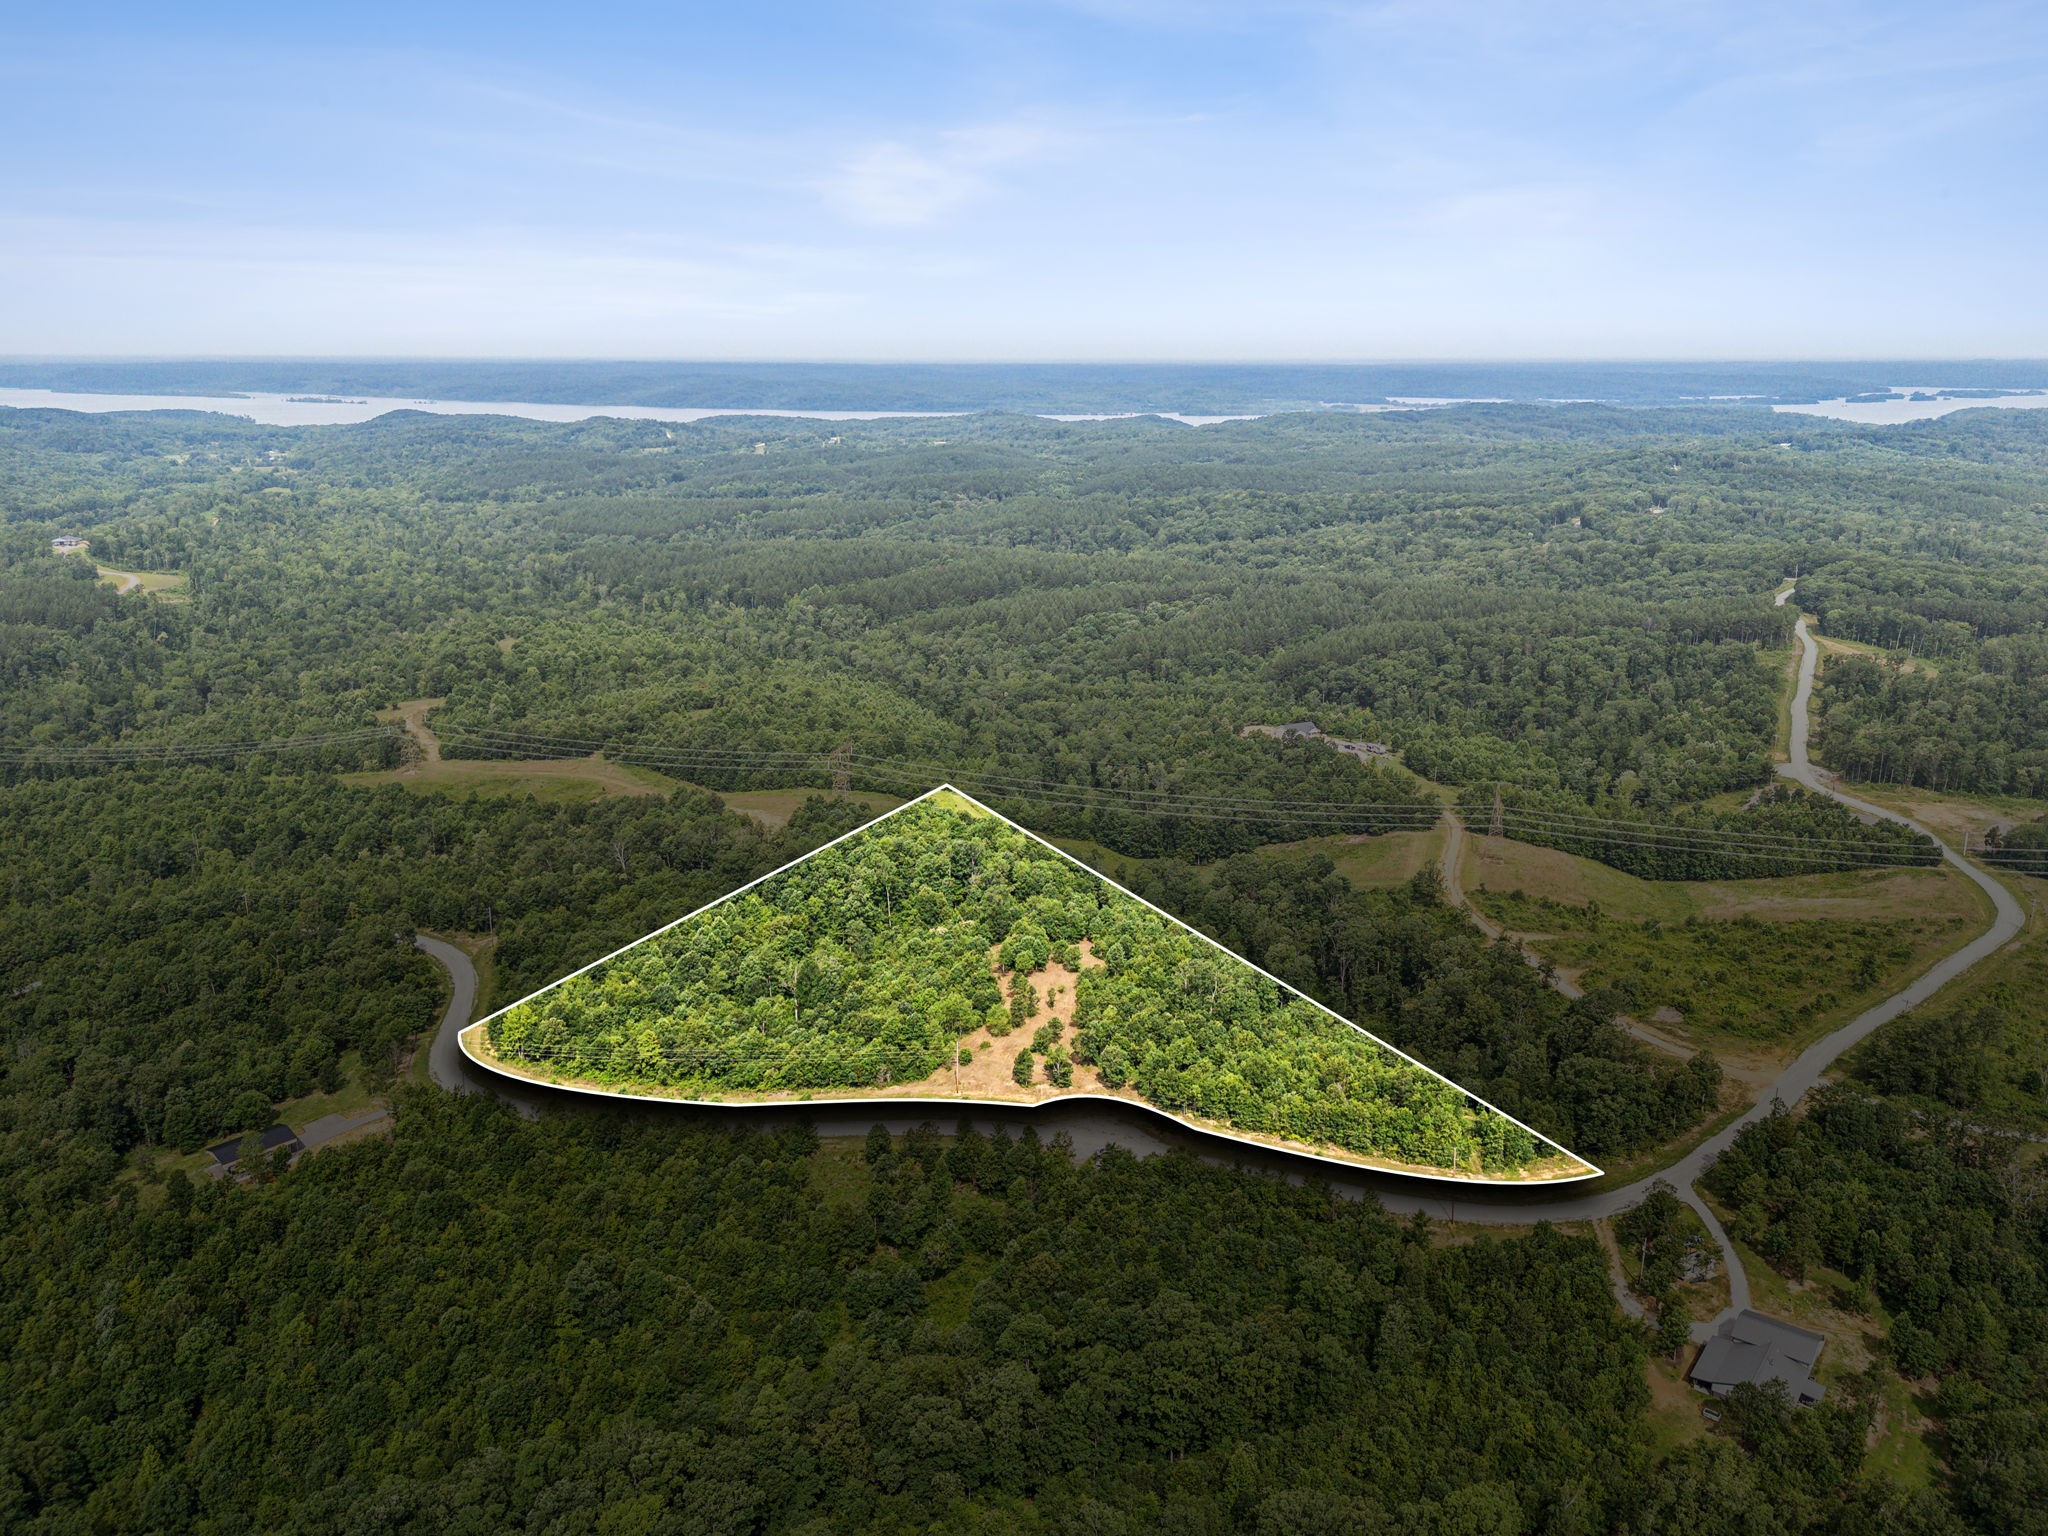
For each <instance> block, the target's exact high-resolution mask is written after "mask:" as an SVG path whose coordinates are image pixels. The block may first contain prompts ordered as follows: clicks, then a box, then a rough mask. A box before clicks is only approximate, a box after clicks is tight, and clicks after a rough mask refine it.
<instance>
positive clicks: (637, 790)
mask: <svg viewBox="0 0 2048 1536" xmlns="http://www.w3.org/2000/svg"><path fill="white" fill-rule="evenodd" d="M447 702H448V701H447V699H445V698H429V699H407V700H405V701H404V702H403V703H400V704H394V705H392V706H391V707H390V708H389V709H380V710H378V711H377V718H378V719H379V720H382V721H384V722H385V723H386V724H387V725H396V726H399V727H401V728H402V729H403V730H404V731H405V733H406V735H407V736H409V737H410V738H411V739H412V750H411V751H410V752H409V753H408V756H407V760H406V761H405V762H403V763H401V764H399V765H398V767H396V768H390V769H379V770H376V771H374V772H370V773H347V774H343V775H342V778H343V780H344V781H346V782H347V783H350V784H362V785H377V784H399V785H403V786H404V787H405V788H406V789H409V790H411V791H412V792H413V793H415V794H422V795H424V794H452V795H465V794H466V795H531V796H533V797H534V798H535V799H536V800H542V801H547V802H549V803H553V804H565V803H574V802H577V801H588V800H603V799H606V798H608V797H612V796H620V795H670V794H673V793H674V792H675V791H676V790H678V789H686V788H687V789H701V788H702V786H701V785H694V784H691V783H690V782H689V781H688V780H686V779H677V778H671V777H670V776H669V775H667V774H665V773H657V772H655V771H654V770H653V769H652V768H635V767H632V766H631V765H629V764H626V763H614V762H611V761H608V760H607V759H606V758H605V757H604V755H603V754H602V753H596V752H593V753H592V754H591V755H590V756H588V757H540V758H466V757H444V756H443V755H442V752H441V741H440V738H439V737H437V736H436V735H435V734H434V732H433V728H432V727H431V726H429V725H428V724H427V716H428V715H429V714H431V713H432V712H433V711H434V710H436V709H438V708H440V707H441V706H442V705H443V704H446V703H447ZM703 792H704V793H705V794H719V792H718V791H716V790H704V791H703ZM830 794H831V791H829V790H823V789H754V790H740V791H736V792H734V793H732V794H719V798H720V799H721V800H723V801H724V802H725V803H726V805H727V806H728V807H729V808H730V809H732V810H735V811H738V812H739V813H740V814H741V815H743V816H751V817H753V818H754V819H755V820H756V821H758V822H760V823H761V824H762V825H763V826H767V827H780V826H785V825H787V824H788V822H789V818H790V817H791V816H792V815H794V814H795V812H796V810H797V808H798V807H799V806H801V805H802V804H803V803H804V801H805V800H807V799H808V798H809V797H811V796H812V795H830ZM846 798H847V799H849V800H852V801H855V802H856V803H858V804H860V805H864V806H866V807H867V808H868V809H869V810H873V811H886V810H890V809H893V808H894V807H896V806H899V805H901V804H902V803H903V802H902V801H901V800H899V799H897V798H896V797H895V796H893V795H884V794H877V793H874V792H872V791H867V790H856V791H854V792H853V793H852V794H850V795H848V796H846Z"/></svg>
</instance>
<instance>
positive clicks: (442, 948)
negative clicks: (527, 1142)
mask: <svg viewBox="0 0 2048 1536" xmlns="http://www.w3.org/2000/svg"><path fill="white" fill-rule="evenodd" d="M412 941H413V943H415V944H417V945H418V946H419V947H420V948H421V949H423V950H425V951H426V952H427V953H428V954H429V955H431V956H432V957H433V958H434V959H436V960H438V961H439V962H440V963H441V969H442V970H444V971H446V972H447V973H448V980H449V983H450V992H449V997H448V1006H447V1007H446V1008H445V1009H443V1010H442V1013H441V1023H440V1027H439V1028H437V1029H436V1030H435V1031H434V1038H433V1040H432V1042H431V1043H430V1044H429V1045H428V1046H427V1075H428V1076H429V1077H430V1078H432V1079H433V1080H434V1082H435V1084H436V1085H437V1086H439V1087H442V1088H445V1089H447V1090H448V1091H449V1092H450V1093H490V1094H496V1095H497V1096H498V1097H499V1098H500V1099H502V1100H504V1101H505V1102H506V1103H507V1104H510V1105H511V1106H512V1107H513V1108H514V1109H516V1110H518V1111H519V1113H520V1114H522V1115H524V1116H525V1117H526V1118H527V1119H529V1120H531V1119H533V1118H534V1117H535V1116H536V1115H538V1114H539V1113H540V1108H541V1105H542V1104H543V1103H544V1102H546V1101H545V1100H544V1099H543V1097H542V1096H541V1095H539V1094H532V1093H524V1092H521V1091H520V1090H519V1088H518V1087H516V1086H515V1085H514V1084H513V1083H512V1082H511V1080H510V1079H508V1078H504V1077H500V1076H499V1075H498V1074H497V1073H495V1072H491V1073H486V1072H485V1071H484V1070H483V1069H482V1068H480V1067H478V1066H477V1065H476V1064H475V1063H474V1062H472V1061H471V1060H470V1059H469V1058H468V1057H467V1056H465V1055H463V1054H462V1043H461V1042H460V1041H459V1040H457V1039H456V1036H458V1035H460V1034H461V1033H462V1031H463V1030H464V1029H465V1028H466V1027H467V1026H468V1024H469V1022H470V1020H471V1019H472V1018H473V1017H474V1016H475V1014H476V967H475V966H474V965H471V964H470V962H469V956H467V955H465V954H464V953H463V952H462V951H461V950H459V949H457V948H456V947H455V946H454V945H453V944H450V943H449V942H448V941H447V940H446V939H437V938H433V937H431V936H430V935H428V934H424V933H416V934H414V935H413V940H412Z"/></svg>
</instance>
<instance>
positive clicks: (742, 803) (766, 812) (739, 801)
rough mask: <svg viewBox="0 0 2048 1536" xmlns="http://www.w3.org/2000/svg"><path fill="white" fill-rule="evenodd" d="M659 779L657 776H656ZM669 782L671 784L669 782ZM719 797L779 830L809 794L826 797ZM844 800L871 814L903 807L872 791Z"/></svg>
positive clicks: (749, 792)
mask: <svg viewBox="0 0 2048 1536" xmlns="http://www.w3.org/2000/svg"><path fill="white" fill-rule="evenodd" d="M656 777H659V775H656ZM670 782H671V783H673V782H674V781H673V780H671V781H670ZM716 793H717V795H718V798H719V799H721V800H723V801H724V802H725V803H726V805H727V806H729V807H730V808H731V809H733V810H735V811H738V812H739V813H740V814H741V815H742V816H751V817H753V818H754V820H756V821H758V822H760V823H761V824H762V825H763V826H765V827H780V826H784V825H786V824H787V823H788V821H789V818H790V817H791V816H793V815H795V814H796V812H797V808H798V807H799V806H801V805H802V804H803V803H804V802H805V801H806V800H808V799H809V798H810V797H811V796H812V795H829V794H830V791H829V790H823V789H743V790H735V791H733V792H731V793H727V792H725V791H723V790H720V791H716ZM845 798H846V799H848V800H851V801H852V802H853V803H854V804H856V805H864V806H866V807H867V808H868V809H869V810H871V811H893V810H894V809H895V808H896V807H897V806H899V805H901V804H903V802H902V801H901V800H899V799H898V798H897V797H896V796H894V795H885V794H881V793H879V792H878V791H875V790H871V789H856V790H853V791H850V792H849V793H848V794H847V795H846V796H845Z"/></svg>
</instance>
